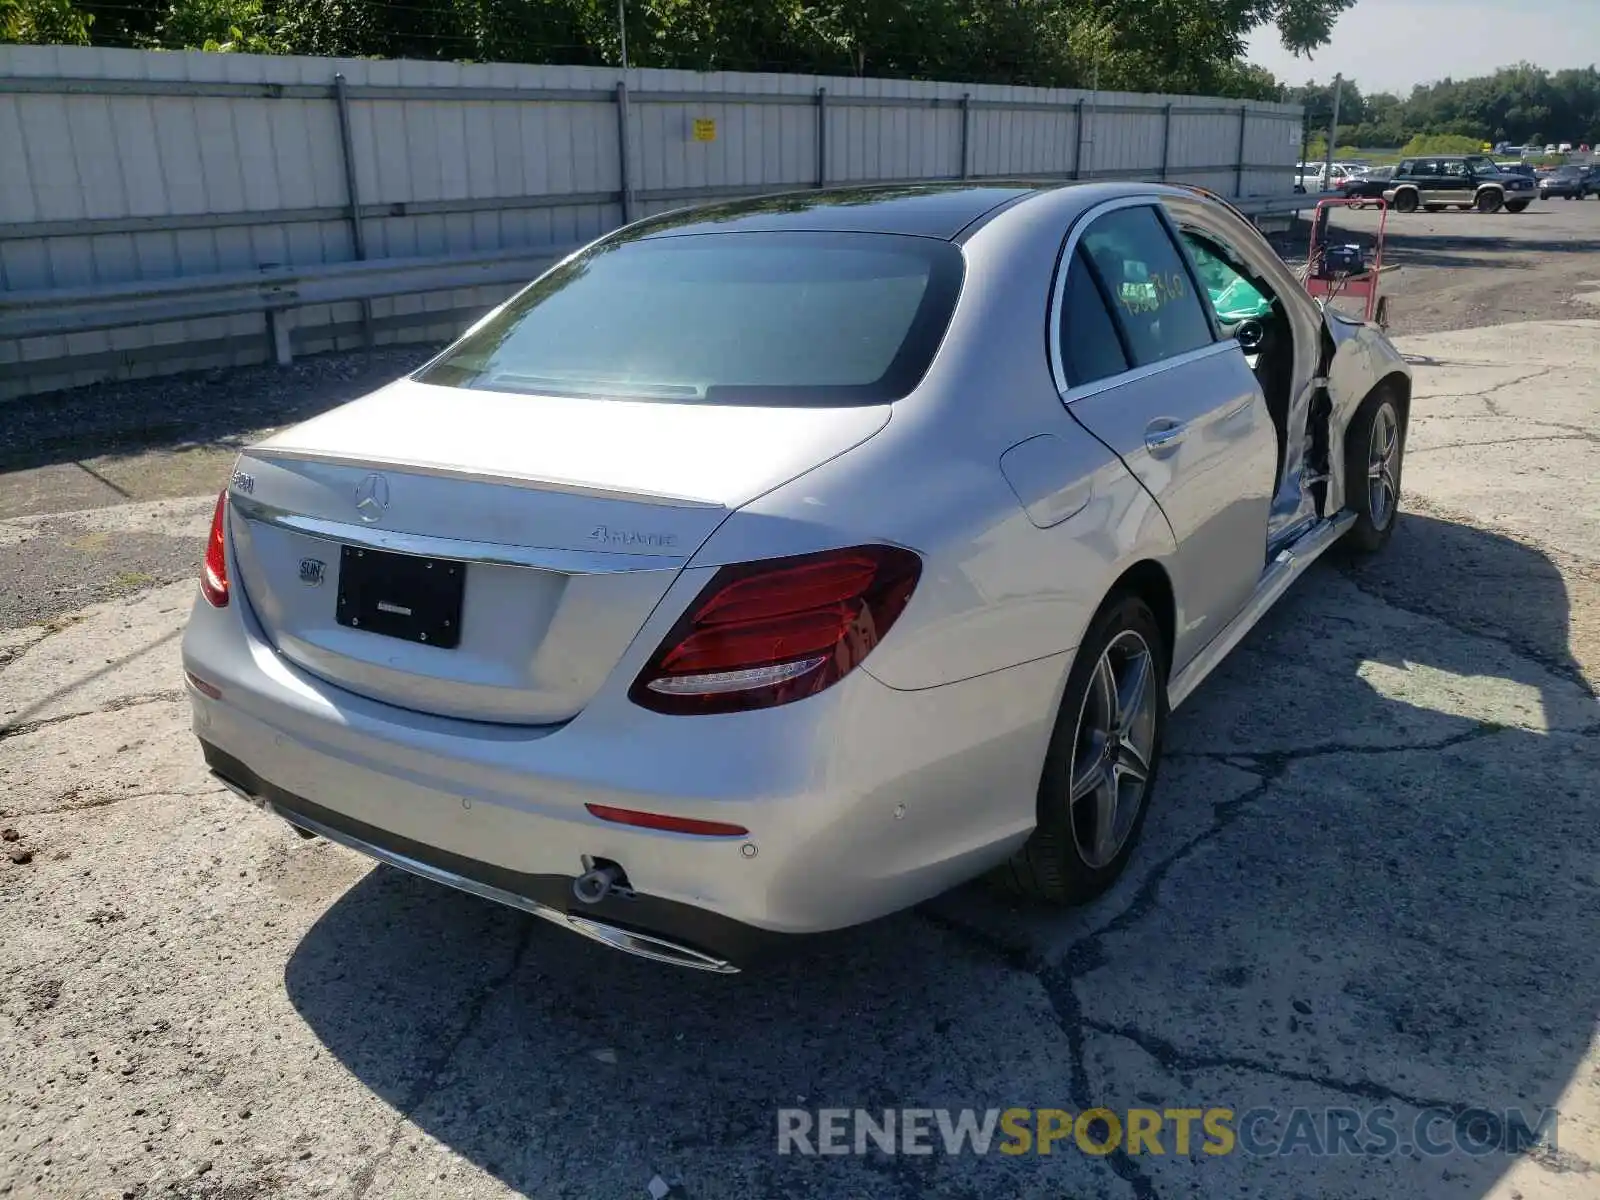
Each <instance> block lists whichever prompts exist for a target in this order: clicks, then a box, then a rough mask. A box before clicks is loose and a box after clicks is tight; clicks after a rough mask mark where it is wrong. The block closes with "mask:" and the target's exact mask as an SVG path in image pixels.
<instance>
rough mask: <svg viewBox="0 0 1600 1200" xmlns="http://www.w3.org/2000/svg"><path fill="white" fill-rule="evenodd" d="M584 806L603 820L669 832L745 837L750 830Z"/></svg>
mask: <svg viewBox="0 0 1600 1200" xmlns="http://www.w3.org/2000/svg"><path fill="white" fill-rule="evenodd" d="M584 807H585V808H587V809H588V810H589V813H590V815H592V816H596V817H599V818H600V819H601V820H602V821H615V822H616V823H617V824H618V825H634V826H637V827H638V828H640V829H664V830H666V831H667V832H669V833H694V834H699V835H700V836H701V837H743V836H744V835H745V834H747V833H749V832H750V831H749V830H748V829H746V828H745V827H744V826H743V825H729V824H728V823H727V822H725V821H697V820H695V819H694V818H693V817H669V816H666V815H665V814H663V813H648V812H639V811H637V810H636V809H632V808H612V807H611V806H610V805H608V804H585V805H584Z"/></svg>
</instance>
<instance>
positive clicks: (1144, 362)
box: [1079, 206, 1215, 367]
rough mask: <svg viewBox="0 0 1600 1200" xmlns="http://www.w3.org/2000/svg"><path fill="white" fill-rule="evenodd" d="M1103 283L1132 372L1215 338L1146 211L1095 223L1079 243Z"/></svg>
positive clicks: (1119, 213)
mask: <svg viewBox="0 0 1600 1200" xmlns="http://www.w3.org/2000/svg"><path fill="white" fill-rule="evenodd" d="M1079 244H1080V246H1081V247H1082V248H1083V250H1084V252H1085V253H1086V254H1087V255H1088V256H1089V258H1090V260H1091V261H1093V263H1094V265H1095V270H1096V272H1097V273H1098V274H1099V276H1100V279H1101V280H1102V281H1103V282H1104V284H1105V288H1106V291H1107V293H1108V294H1109V298H1110V300H1111V303H1112V308H1113V311H1114V313H1115V315H1116V320H1117V324H1118V326H1119V327H1120V328H1121V330H1122V334H1123V338H1124V340H1125V342H1126V344H1127V348H1128V353H1129V355H1130V357H1131V358H1132V360H1133V365H1134V366H1136V367H1144V366H1149V365H1151V364H1152V363H1158V362H1161V361H1163V360H1164V359H1168V358H1173V357H1175V356H1177V355H1179V354H1187V353H1188V352H1189V351H1191V350H1198V349H1200V348H1201V347H1202V346H1209V345H1210V344H1211V343H1212V342H1213V341H1214V340H1215V339H1214V338H1213V336H1212V333H1211V323H1210V321H1209V320H1208V319H1207V317H1206V312H1205V308H1204V307H1203V305H1202V304H1201V301H1200V297H1199V296H1198V295H1197V294H1196V289H1195V287H1194V284H1193V282H1192V281H1191V279H1190V277H1189V270H1188V268H1187V267H1186V266H1185V265H1184V262H1183V259H1182V258H1181V257H1180V255H1179V253H1178V248H1177V246H1175V245H1174V244H1173V242H1172V238H1171V236H1170V235H1169V234H1168V233H1167V227H1166V226H1165V225H1164V224H1163V223H1162V221H1161V218H1160V217H1158V216H1157V215H1156V210H1155V209H1154V208H1151V207H1148V206H1140V207H1136V208H1119V209H1116V210H1114V211H1112V212H1109V213H1107V214H1106V215H1105V216H1103V217H1099V218H1097V219H1096V220H1095V221H1094V223H1093V224H1092V225H1090V226H1089V228H1088V230H1087V231H1086V232H1085V233H1084V235H1083V240H1082V241H1081V242H1080V243H1079Z"/></svg>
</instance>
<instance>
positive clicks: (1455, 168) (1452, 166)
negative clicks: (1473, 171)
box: [1444, 162, 1467, 176]
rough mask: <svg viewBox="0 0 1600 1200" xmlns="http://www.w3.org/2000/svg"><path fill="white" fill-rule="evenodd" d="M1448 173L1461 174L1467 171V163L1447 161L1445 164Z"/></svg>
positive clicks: (1445, 171) (1445, 170)
mask: <svg viewBox="0 0 1600 1200" xmlns="http://www.w3.org/2000/svg"><path fill="white" fill-rule="evenodd" d="M1444 173H1445V174H1446V175H1452V176H1460V175H1465V174H1466V173H1467V164H1466V163H1464V162H1447V163H1445V164H1444Z"/></svg>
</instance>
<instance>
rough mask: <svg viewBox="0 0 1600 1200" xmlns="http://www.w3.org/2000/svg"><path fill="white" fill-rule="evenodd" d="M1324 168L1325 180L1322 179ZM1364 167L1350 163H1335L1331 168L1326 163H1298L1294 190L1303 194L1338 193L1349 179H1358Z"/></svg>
mask: <svg viewBox="0 0 1600 1200" xmlns="http://www.w3.org/2000/svg"><path fill="white" fill-rule="evenodd" d="M1325 168H1326V175H1327V178H1326V179H1324V178H1323V176H1324V173H1325ZM1365 170H1366V168H1365V167H1360V166H1356V165H1354V164H1352V163H1344V162H1336V163H1333V164H1332V165H1331V166H1330V165H1329V164H1328V163H1300V164H1299V165H1298V167H1297V168H1296V171H1297V174H1296V176H1295V182H1296V185H1297V186H1296V190H1297V191H1305V192H1333V191H1338V190H1339V189H1340V188H1341V187H1343V186H1344V184H1345V183H1347V182H1348V181H1350V180H1351V179H1355V178H1358V177H1359V176H1360V175H1361V174H1362V173H1363V172H1364V171H1365Z"/></svg>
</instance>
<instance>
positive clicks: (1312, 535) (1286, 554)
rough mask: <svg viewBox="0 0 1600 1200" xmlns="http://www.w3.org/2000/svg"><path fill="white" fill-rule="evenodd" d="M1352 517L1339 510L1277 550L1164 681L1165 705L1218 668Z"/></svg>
mask: <svg viewBox="0 0 1600 1200" xmlns="http://www.w3.org/2000/svg"><path fill="white" fill-rule="evenodd" d="M1355 521H1356V515H1355V513H1353V512H1341V513H1339V514H1338V515H1337V516H1335V517H1333V518H1332V519H1331V520H1327V521H1320V522H1318V523H1317V524H1316V525H1315V526H1313V527H1312V528H1311V529H1308V530H1307V531H1306V532H1305V533H1304V534H1302V535H1301V536H1300V537H1298V538H1296V539H1295V540H1294V541H1293V542H1291V543H1290V544H1289V545H1287V546H1285V547H1284V548H1283V549H1282V550H1279V551H1278V553H1277V555H1276V556H1275V557H1274V558H1273V560H1272V562H1271V563H1270V564H1269V565H1268V566H1267V569H1266V570H1265V571H1263V572H1262V574H1261V579H1260V581H1259V582H1258V583H1257V584H1256V590H1255V591H1254V592H1253V593H1251V596H1250V599H1249V601H1248V602H1247V603H1246V604H1245V606H1244V608H1243V609H1242V610H1241V611H1240V613H1239V615H1238V616H1236V617H1235V618H1234V619H1233V620H1232V621H1230V622H1228V625H1227V627H1226V628H1225V629H1223V631H1222V632H1221V633H1219V634H1217V636H1216V637H1214V638H1212V639H1211V641H1210V643H1209V644H1208V645H1207V646H1206V648H1205V649H1204V650H1202V651H1200V653H1199V654H1197V655H1195V656H1194V658H1193V659H1192V660H1190V662H1189V665H1188V666H1186V667H1184V668H1183V670H1181V671H1179V672H1178V673H1177V675H1175V676H1173V678H1172V680H1171V682H1170V683H1168V684H1167V705H1168V707H1170V708H1177V707H1178V705H1180V704H1182V703H1183V702H1184V701H1185V700H1187V699H1188V698H1189V697H1190V696H1191V695H1192V694H1193V693H1194V690H1195V689H1196V688H1197V687H1199V686H1200V685H1201V684H1202V683H1203V682H1205V678H1206V676H1207V675H1210V674H1211V672H1212V671H1215V670H1216V669H1217V666H1218V664H1219V663H1221V662H1222V660H1223V659H1224V658H1226V657H1227V656H1228V653H1229V651H1231V650H1232V649H1233V648H1234V647H1235V646H1237V645H1238V644H1239V643H1240V642H1241V641H1243V640H1244V635H1245V634H1247V633H1249V632H1250V631H1251V630H1252V629H1254V628H1255V627H1256V622H1258V621H1260V620H1261V618H1262V617H1264V616H1266V614H1267V610H1268V609H1269V608H1271V607H1272V606H1273V605H1274V604H1276V603H1277V602H1278V600H1279V599H1280V598H1281V597H1282V596H1283V594H1284V592H1286V591H1288V590H1289V585H1290V584H1291V583H1293V582H1294V581H1295V580H1296V579H1299V578H1300V576H1301V575H1303V574H1304V573H1305V570H1306V568H1307V567H1309V566H1310V565H1311V564H1312V563H1314V562H1316V561H1317V559H1318V558H1320V557H1321V556H1322V555H1323V554H1324V553H1325V552H1326V551H1327V550H1328V549H1330V548H1331V547H1332V546H1333V544H1334V543H1335V542H1337V541H1338V540H1339V538H1340V537H1342V536H1343V535H1344V532H1345V530H1347V529H1349V528H1350V526H1352V525H1354V524H1355Z"/></svg>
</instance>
